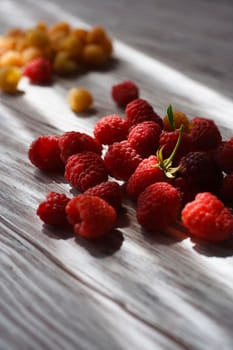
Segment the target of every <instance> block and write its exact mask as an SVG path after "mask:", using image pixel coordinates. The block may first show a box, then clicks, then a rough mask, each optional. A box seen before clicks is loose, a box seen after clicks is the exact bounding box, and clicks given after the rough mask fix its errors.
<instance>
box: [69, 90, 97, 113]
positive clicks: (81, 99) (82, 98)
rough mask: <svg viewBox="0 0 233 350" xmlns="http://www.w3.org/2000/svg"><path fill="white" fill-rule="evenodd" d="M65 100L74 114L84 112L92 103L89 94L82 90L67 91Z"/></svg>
mask: <svg viewBox="0 0 233 350" xmlns="http://www.w3.org/2000/svg"><path fill="white" fill-rule="evenodd" d="M67 100H68V103H69V106H70V108H71V109H72V110H73V111H74V112H85V111H87V110H88V108H89V107H90V106H91V104H92V103H93V97H92V95H91V93H90V92H89V91H88V90H86V89H84V88H73V89H71V90H70V91H69V93H68V96H67Z"/></svg>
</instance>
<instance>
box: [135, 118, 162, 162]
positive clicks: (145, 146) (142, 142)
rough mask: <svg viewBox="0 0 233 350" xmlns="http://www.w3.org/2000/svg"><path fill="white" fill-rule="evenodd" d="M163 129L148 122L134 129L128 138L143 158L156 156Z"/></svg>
mask: <svg viewBox="0 0 233 350" xmlns="http://www.w3.org/2000/svg"><path fill="white" fill-rule="evenodd" d="M160 134H161V127H160V126H159V125H158V124H157V123H155V122H153V121H146V122H142V123H139V124H137V125H136V126H135V127H133V128H132V129H131V131H130V133H129V136H128V142H129V144H130V146H131V147H133V148H134V149H135V150H136V151H137V153H138V154H140V156H142V158H146V157H149V156H150V155H151V154H156V151H157V149H158V146H159V136H160Z"/></svg>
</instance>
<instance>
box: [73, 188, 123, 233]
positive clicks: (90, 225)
mask: <svg viewBox="0 0 233 350" xmlns="http://www.w3.org/2000/svg"><path fill="white" fill-rule="evenodd" d="M66 214H67V219H68V221H69V223H70V224H71V225H72V226H73V229H74V232H75V233H76V234H77V235H80V236H82V237H85V238H88V239H97V238H100V237H102V236H105V235H106V234H108V233H109V231H110V230H111V229H112V228H113V227H114V225H115V222H116V217H117V216H116V211H115V209H114V208H113V207H112V206H111V205H110V204H108V203H107V202H106V201H105V200H103V199H102V198H100V197H97V196H90V195H87V194H80V195H78V196H76V197H74V198H72V199H71V200H70V201H69V202H68V204H67V206H66Z"/></svg>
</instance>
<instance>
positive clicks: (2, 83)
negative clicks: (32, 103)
mask: <svg viewBox="0 0 233 350" xmlns="http://www.w3.org/2000/svg"><path fill="white" fill-rule="evenodd" d="M20 79H21V72H20V70H19V69H18V68H16V67H0V90H2V91H4V92H6V93H8V94H14V93H16V92H17V91H18V83H19V81H20Z"/></svg>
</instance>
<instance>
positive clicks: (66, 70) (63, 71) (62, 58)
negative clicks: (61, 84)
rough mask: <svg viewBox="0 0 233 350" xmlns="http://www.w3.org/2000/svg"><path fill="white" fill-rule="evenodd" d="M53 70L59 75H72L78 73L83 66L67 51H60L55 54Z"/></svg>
mask: <svg viewBox="0 0 233 350" xmlns="http://www.w3.org/2000/svg"><path fill="white" fill-rule="evenodd" d="M53 70H54V72H55V73H56V74H58V75H62V76H71V75H76V74H77V73H78V72H79V71H80V70H81V67H80V65H79V63H78V62H75V61H74V60H72V59H71V58H70V56H69V54H68V53H67V52H63V51H60V52H58V53H57V54H56V56H55V59H54V62H53Z"/></svg>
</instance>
